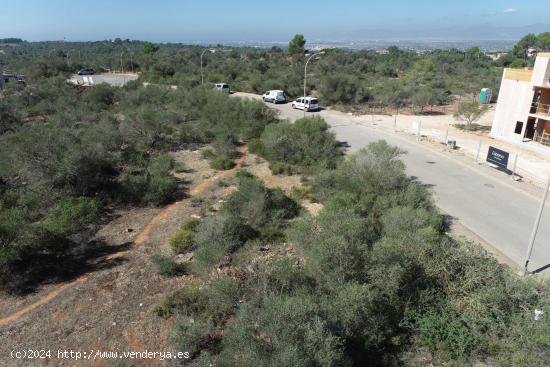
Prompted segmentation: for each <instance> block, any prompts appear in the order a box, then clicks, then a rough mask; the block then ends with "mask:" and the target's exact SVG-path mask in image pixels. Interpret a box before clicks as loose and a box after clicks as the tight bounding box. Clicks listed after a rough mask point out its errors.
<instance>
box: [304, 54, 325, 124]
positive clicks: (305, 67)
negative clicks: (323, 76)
mask: <svg viewBox="0 0 550 367" xmlns="http://www.w3.org/2000/svg"><path fill="white" fill-rule="evenodd" d="M324 53H325V51H321V52H317V53H313V54H312V55H311V56H310V57H308V59H307V60H306V64H305V65H304V100H303V102H304V117H306V107H305V103H306V100H305V98H306V88H307V64H309V62H310V61H311V59H312V58H314V57H315V59H316V60H318V56H319V55H323V54H324ZM316 56H317V57H316Z"/></svg>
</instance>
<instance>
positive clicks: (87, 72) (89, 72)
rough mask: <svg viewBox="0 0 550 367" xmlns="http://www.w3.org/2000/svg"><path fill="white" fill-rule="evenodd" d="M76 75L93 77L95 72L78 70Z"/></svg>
mask: <svg viewBox="0 0 550 367" xmlns="http://www.w3.org/2000/svg"><path fill="white" fill-rule="evenodd" d="M77 74H78V75H94V74H95V70H94V69H89V68H88V69H80V70H79V71H78V73H77Z"/></svg>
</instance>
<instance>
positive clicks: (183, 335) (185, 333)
mask: <svg viewBox="0 0 550 367" xmlns="http://www.w3.org/2000/svg"><path fill="white" fill-rule="evenodd" d="M214 332H215V329H214V326H213V325H212V323H211V322H210V321H208V320H206V321H204V320H193V321H192V322H191V321H189V320H182V321H178V322H177V323H176V326H175V328H174V332H173V335H172V337H171V342H172V345H174V347H175V348H176V349H177V350H179V351H184V352H189V354H190V355H195V354H197V353H198V352H199V351H201V350H202V349H205V348H206V347H208V344H209V343H210V341H211V339H212V338H213V337H214Z"/></svg>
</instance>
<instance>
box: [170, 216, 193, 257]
mask: <svg viewBox="0 0 550 367" xmlns="http://www.w3.org/2000/svg"><path fill="white" fill-rule="evenodd" d="M199 224H200V221H199V220H198V219H191V220H189V221H187V222H185V223H184V224H182V226H181V228H180V230H179V231H178V232H176V234H175V235H174V237H172V238H171V239H170V247H171V248H172V251H174V253H176V254H183V253H184V252H186V251H188V250H189V249H191V248H192V247H193V245H194V241H193V237H194V236H195V231H196V228H197V226H198V225H199Z"/></svg>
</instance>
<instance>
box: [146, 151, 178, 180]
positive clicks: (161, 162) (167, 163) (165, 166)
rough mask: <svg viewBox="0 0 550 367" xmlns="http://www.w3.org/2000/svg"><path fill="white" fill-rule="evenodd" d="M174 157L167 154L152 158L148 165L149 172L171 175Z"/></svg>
mask: <svg viewBox="0 0 550 367" xmlns="http://www.w3.org/2000/svg"><path fill="white" fill-rule="evenodd" d="M174 164H175V163H174V159H173V158H172V157H170V156H169V155H167V154H162V155H159V156H158V157H156V158H154V159H151V161H149V165H148V166H147V172H149V174H151V175H152V176H169V175H170V172H171V171H172V170H173V169H174Z"/></svg>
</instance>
